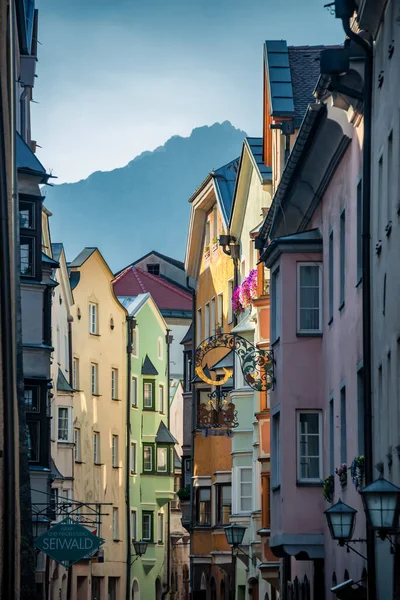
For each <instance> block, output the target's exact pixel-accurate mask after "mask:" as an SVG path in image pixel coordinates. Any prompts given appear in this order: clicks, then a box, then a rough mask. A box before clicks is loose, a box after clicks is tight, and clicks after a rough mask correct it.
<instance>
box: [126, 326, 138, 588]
mask: <svg viewBox="0 0 400 600" xmlns="http://www.w3.org/2000/svg"><path fill="white" fill-rule="evenodd" d="M126 325H127V327H126V335H127V344H126V369H127V373H126V458H125V465H126V467H125V502H126V538H127V544H128V547H127V554H126V600H131V562H132V548H131V546H132V539H131V535H132V534H131V504H130V483H131V478H130V464H129V462H130V458H131V457H130V448H131V400H132V398H131V391H132V390H131V367H132V331H133V330H134V329H135V327H136V321H135V319H134V318H133V317H130V316H127V317H126Z"/></svg>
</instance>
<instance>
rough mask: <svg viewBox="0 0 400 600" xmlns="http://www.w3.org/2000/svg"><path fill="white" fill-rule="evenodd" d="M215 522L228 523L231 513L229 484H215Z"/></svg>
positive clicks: (230, 488) (219, 523) (218, 523)
mask: <svg viewBox="0 0 400 600" xmlns="http://www.w3.org/2000/svg"><path fill="white" fill-rule="evenodd" d="M215 489H216V496H217V498H216V499H217V510H216V524H217V525H228V523H229V517H230V516H231V513H232V487H231V485H230V484H224V485H217V486H216V488H215Z"/></svg>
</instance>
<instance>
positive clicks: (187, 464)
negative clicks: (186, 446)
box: [183, 458, 192, 485]
mask: <svg viewBox="0 0 400 600" xmlns="http://www.w3.org/2000/svg"><path fill="white" fill-rule="evenodd" d="M183 464H184V469H183V471H184V474H183V479H184V485H190V483H191V481H192V473H191V469H192V461H191V460H190V458H185V459H184V460H183Z"/></svg>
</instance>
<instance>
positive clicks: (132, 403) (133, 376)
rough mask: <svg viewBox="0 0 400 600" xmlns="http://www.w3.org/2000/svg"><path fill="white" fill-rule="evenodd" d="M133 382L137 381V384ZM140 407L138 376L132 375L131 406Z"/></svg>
mask: <svg viewBox="0 0 400 600" xmlns="http://www.w3.org/2000/svg"><path fill="white" fill-rule="evenodd" d="M133 382H135V385H133ZM134 389H135V402H133V398H134V395H133V390H134ZM137 407H138V378H137V377H136V375H132V377H131V408H137Z"/></svg>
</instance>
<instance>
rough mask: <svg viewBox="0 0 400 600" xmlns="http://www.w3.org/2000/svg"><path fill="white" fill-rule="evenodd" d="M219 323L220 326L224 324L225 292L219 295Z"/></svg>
mask: <svg viewBox="0 0 400 600" xmlns="http://www.w3.org/2000/svg"><path fill="white" fill-rule="evenodd" d="M217 323H218V325H219V326H220V327H223V325H224V294H223V293H222V292H221V293H220V294H218V296H217Z"/></svg>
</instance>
